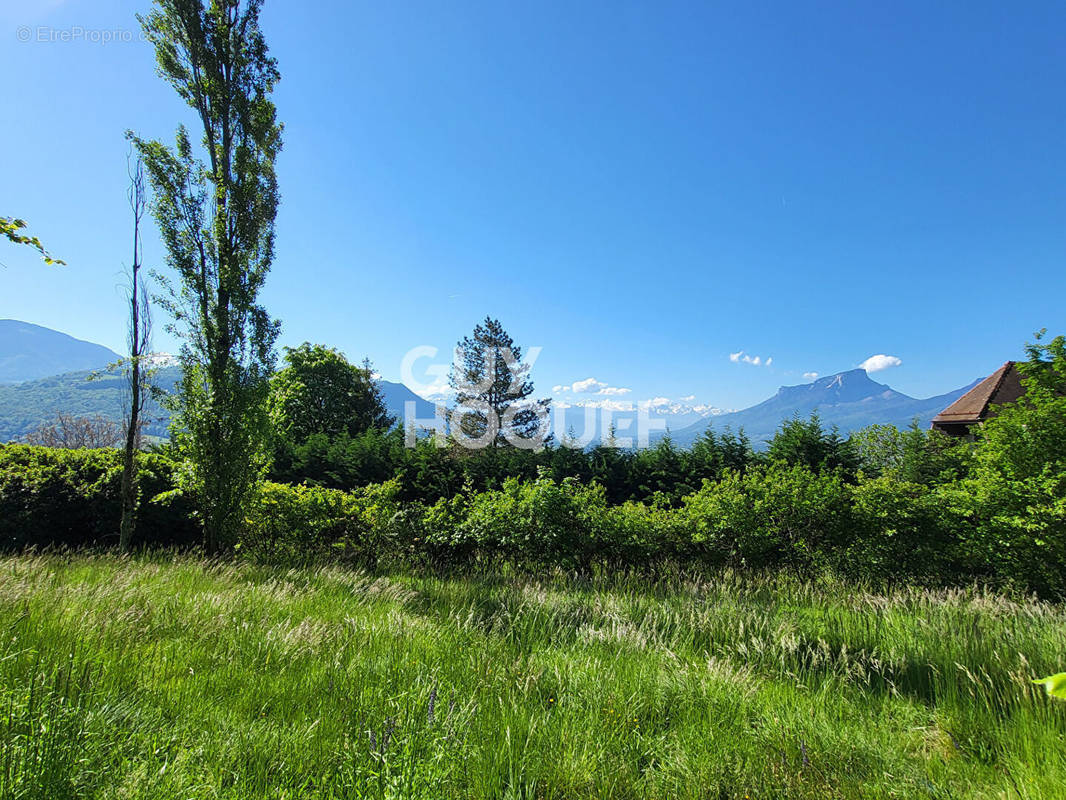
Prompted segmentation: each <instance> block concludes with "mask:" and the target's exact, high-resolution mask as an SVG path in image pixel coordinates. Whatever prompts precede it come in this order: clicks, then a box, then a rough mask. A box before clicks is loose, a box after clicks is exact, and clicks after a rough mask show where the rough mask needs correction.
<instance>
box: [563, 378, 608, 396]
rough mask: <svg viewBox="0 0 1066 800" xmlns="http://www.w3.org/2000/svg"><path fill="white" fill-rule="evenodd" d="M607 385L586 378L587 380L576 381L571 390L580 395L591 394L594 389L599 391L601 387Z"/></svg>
mask: <svg viewBox="0 0 1066 800" xmlns="http://www.w3.org/2000/svg"><path fill="white" fill-rule="evenodd" d="M605 385H606V384H604V383H602V382H601V381H598V380H596V379H595V378H585V380H583V381H574V383H573V385H572V386H571V387H570V388H571V389H573V390H574V391H575V392H577V393H578V394H581V393H584V392H591V391H592V390H593V389H599V388H600V387H602V386H605Z"/></svg>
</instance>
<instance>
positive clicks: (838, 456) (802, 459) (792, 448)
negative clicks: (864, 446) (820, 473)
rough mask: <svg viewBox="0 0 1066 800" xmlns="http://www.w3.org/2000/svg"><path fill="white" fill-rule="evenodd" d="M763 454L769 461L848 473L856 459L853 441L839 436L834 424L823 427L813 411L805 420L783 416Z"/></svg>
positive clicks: (852, 470) (850, 472)
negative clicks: (784, 417)
mask: <svg viewBox="0 0 1066 800" xmlns="http://www.w3.org/2000/svg"><path fill="white" fill-rule="evenodd" d="M766 456H767V458H768V459H769V460H770V461H783V462H785V463H786V464H791V465H793V466H805V467H807V468H808V469H812V470H823V469H827V470H834V469H840V470H842V471H843V472H844V474H846V475H849V476H850V475H853V474H854V472H855V470H856V469H857V467H858V462H859V459H858V455H857V454H856V452H855V446H854V444H853V443H852V442H851V441H850V440H848V439H842V438H841V437H840V434H839V432H838V431H837V430H836V428H832V429H831V430H828V431H827V430H825V429H823V428H822V423H821V420H820V419H819V418H818V414H817V413H814V414H811V416H810V418H809V419H806V420H802V419H800V418H799V417H798V416H797V417H793V418H792V419H790V420H785V422H783V423H782V424H781V428H780V429H779V430H778V431H777V433H776V434H774V438H772V439H771V440H770V443H769V446H768V447H767V450H766Z"/></svg>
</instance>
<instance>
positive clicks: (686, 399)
mask: <svg viewBox="0 0 1066 800" xmlns="http://www.w3.org/2000/svg"><path fill="white" fill-rule="evenodd" d="M695 399H696V395H694V394H686V395H685V396H684V397H679V398H678V400H680V401H681V402H682V403H691V402H692V401H693V400H695Z"/></svg>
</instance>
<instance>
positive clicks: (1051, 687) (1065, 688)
mask: <svg viewBox="0 0 1066 800" xmlns="http://www.w3.org/2000/svg"><path fill="white" fill-rule="evenodd" d="M1033 683H1036V684H1039V685H1041V686H1043V687H1044V689H1046V690H1047V693H1048V696H1049V697H1057V698H1058V699H1059V700H1066V672H1059V673H1056V674H1055V675H1050V676H1048V677H1047V678H1038V679H1037V680H1035V681H1033Z"/></svg>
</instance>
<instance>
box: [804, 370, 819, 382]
mask: <svg viewBox="0 0 1066 800" xmlns="http://www.w3.org/2000/svg"><path fill="white" fill-rule="evenodd" d="M803 377H804V378H807V379H809V380H812V381H813V380H814V379H815V378H817V377H818V373H817V372H804V373H803Z"/></svg>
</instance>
